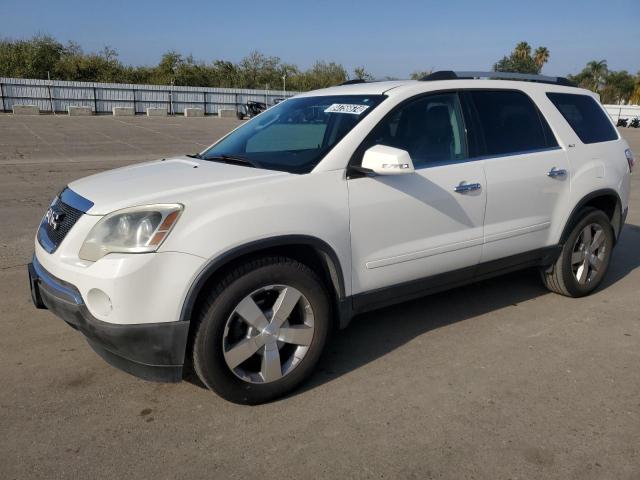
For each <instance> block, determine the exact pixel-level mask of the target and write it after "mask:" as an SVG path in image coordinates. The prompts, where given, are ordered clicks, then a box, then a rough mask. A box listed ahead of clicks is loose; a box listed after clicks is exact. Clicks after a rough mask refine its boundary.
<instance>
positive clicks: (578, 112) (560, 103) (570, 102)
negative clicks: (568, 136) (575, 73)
mask: <svg viewBox="0 0 640 480" xmlns="http://www.w3.org/2000/svg"><path fill="white" fill-rule="evenodd" d="M547 97H549V100H551V102H552V103H553V104H554V105H555V106H556V108H557V109H558V110H559V111H560V113H561V114H562V116H563V117H564V118H565V120H566V121H567V122H568V123H569V125H571V128H573V131H574V132H576V135H578V137H579V138H580V140H581V141H582V143H598V142H608V141H611V140H617V139H618V134H617V133H616V130H615V128H613V125H612V124H611V122H610V121H609V119H608V118H607V116H606V115H605V113H604V112H603V111H602V108H600V105H598V102H597V101H596V99H595V98H593V97H591V96H589V95H577V94H573V93H547Z"/></svg>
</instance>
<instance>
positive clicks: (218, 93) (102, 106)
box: [0, 77, 296, 115]
mask: <svg viewBox="0 0 640 480" xmlns="http://www.w3.org/2000/svg"><path fill="white" fill-rule="evenodd" d="M295 93H296V92H283V91H280V90H250V89H242V88H208V87H178V86H168V85H136V84H123V83H93V82H67V81H62V80H36V79H23V78H6V77H0V101H1V102H2V103H1V104H0V107H1V108H2V111H3V112H10V111H12V109H13V106H14V105H36V106H38V107H39V108H40V111H41V112H66V111H67V107H69V106H85V107H91V109H92V110H93V111H94V112H95V113H111V112H112V109H113V107H129V108H131V107H133V109H134V111H135V112H136V113H145V112H146V110H147V108H148V107H156V108H166V110H167V113H169V114H181V113H183V111H184V109H185V108H191V107H199V108H202V109H204V112H205V114H209V115H212V114H217V113H218V110H219V109H221V108H225V109H232V110H236V111H238V109H239V107H240V105H244V104H246V103H247V101H258V102H264V103H266V104H267V105H272V104H273V103H275V100H276V99H279V98H285V97H290V96H292V95H295Z"/></svg>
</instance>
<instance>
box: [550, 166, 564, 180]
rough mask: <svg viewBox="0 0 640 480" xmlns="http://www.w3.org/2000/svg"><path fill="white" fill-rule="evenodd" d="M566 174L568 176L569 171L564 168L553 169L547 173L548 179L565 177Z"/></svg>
mask: <svg viewBox="0 0 640 480" xmlns="http://www.w3.org/2000/svg"><path fill="white" fill-rule="evenodd" d="M566 174H567V171H566V170H565V169H564V168H556V167H553V168H552V169H551V170H549V171H548V172H547V177H551V178H556V177H563V176H565V175H566Z"/></svg>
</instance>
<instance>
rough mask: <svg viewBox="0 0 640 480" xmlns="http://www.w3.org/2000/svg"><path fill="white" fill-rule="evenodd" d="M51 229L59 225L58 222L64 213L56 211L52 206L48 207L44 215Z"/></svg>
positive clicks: (55, 228) (62, 218)
mask: <svg viewBox="0 0 640 480" xmlns="http://www.w3.org/2000/svg"><path fill="white" fill-rule="evenodd" d="M44 218H45V219H46V221H47V224H48V225H49V228H51V230H57V229H58V227H59V226H60V222H61V221H62V220H64V213H62V212H58V211H56V210H54V209H53V207H49V210H47V214H46V215H45V216H44Z"/></svg>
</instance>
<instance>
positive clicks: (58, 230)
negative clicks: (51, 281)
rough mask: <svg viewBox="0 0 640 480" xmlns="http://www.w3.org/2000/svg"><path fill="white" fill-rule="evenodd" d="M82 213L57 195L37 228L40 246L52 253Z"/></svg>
mask: <svg viewBox="0 0 640 480" xmlns="http://www.w3.org/2000/svg"><path fill="white" fill-rule="evenodd" d="M82 215H83V213H82V212H81V211H80V210H77V209H75V208H73V207H72V206H70V205H67V204H66V203H64V202H63V201H62V200H60V197H57V198H56V199H55V200H54V202H53V203H52V204H51V206H50V207H49V210H48V212H47V214H46V215H45V216H44V218H43V219H42V222H41V223H40V228H39V229H38V241H39V242H40V245H42V248H44V249H45V250H47V252H49V253H53V252H54V251H55V250H56V249H57V248H58V246H59V245H60V244H61V243H62V241H63V240H64V238H65V237H66V236H67V234H68V233H69V230H71V228H72V227H73V226H74V225H75V224H76V222H77V221H78V219H79V218H80V217H81V216H82Z"/></svg>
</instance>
